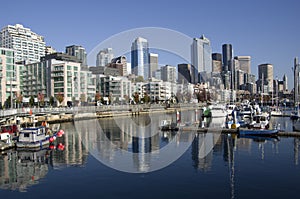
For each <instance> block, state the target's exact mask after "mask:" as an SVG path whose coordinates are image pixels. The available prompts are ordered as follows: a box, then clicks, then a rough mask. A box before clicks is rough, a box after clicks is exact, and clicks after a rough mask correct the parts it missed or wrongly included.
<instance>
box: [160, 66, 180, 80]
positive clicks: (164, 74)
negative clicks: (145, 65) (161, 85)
mask: <svg viewBox="0 0 300 199" xmlns="http://www.w3.org/2000/svg"><path fill="white" fill-rule="evenodd" d="M161 79H162V80H163V81H166V82H173V83H175V82H176V67H175V66H170V65H165V66H163V67H161Z"/></svg>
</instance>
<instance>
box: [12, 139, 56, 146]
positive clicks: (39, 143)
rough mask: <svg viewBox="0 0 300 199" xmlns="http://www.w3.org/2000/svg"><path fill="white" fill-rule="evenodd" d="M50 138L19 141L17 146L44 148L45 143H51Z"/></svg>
mask: <svg viewBox="0 0 300 199" xmlns="http://www.w3.org/2000/svg"><path fill="white" fill-rule="evenodd" d="M49 143H50V141H49V139H46V140H40V141H36V142H17V143H16V147H18V148H43V146H45V145H49Z"/></svg>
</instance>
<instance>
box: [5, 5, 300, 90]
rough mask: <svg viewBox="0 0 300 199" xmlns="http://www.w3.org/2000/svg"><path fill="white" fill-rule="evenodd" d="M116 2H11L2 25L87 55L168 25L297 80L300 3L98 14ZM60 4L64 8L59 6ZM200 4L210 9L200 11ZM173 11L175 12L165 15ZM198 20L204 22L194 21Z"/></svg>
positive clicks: (255, 68)
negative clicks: (118, 37)
mask: <svg viewBox="0 0 300 199" xmlns="http://www.w3.org/2000/svg"><path fill="white" fill-rule="evenodd" d="M116 3H118V2H117V1H113V2H105V3H103V2H98V1H89V2H88V3H86V4H82V5H80V6H79V5H76V4H74V3H72V2H71V1H64V2H55V1H53V3H51V4H47V5H46V4H45V3H43V2H38V3H37V1H26V2H23V1H9V2H5V3H3V8H4V9H3V11H2V12H1V13H0V16H1V19H2V20H1V22H0V26H1V27H4V26H6V25H8V24H16V23H20V24H23V25H24V27H30V28H31V30H32V31H34V32H37V33H38V34H39V35H43V36H44V38H45V42H46V44H47V45H50V46H53V47H54V48H55V49H57V50H58V51H61V52H63V51H64V48H65V47H66V46H69V45H81V46H83V47H85V49H86V51H87V53H88V52H90V51H91V50H92V49H93V48H94V47H95V46H96V45H97V44H98V43H100V42H102V41H104V40H105V39H107V38H109V37H110V36H111V35H114V34H117V33H119V32H122V31H126V30H128V29H132V28H140V27H150V26H151V27H164V28H169V29H173V30H176V31H179V32H182V33H184V34H186V35H188V36H190V37H192V38H195V37H200V35H202V34H204V35H206V36H208V37H209V38H210V41H211V45H212V52H213V53H214V52H215V53H220V52H221V51H222V49H221V46H222V44H225V43H228V44H232V46H233V48H234V50H235V52H234V54H235V55H249V56H251V58H252V60H251V61H252V63H251V71H252V74H255V75H257V71H258V65H259V64H263V63H271V64H273V66H274V69H275V70H274V76H278V77H281V76H283V74H284V73H286V74H287V76H288V77H292V76H293V71H292V69H291V68H292V67H293V59H294V57H299V56H300V45H299V39H298V35H299V32H300V28H299V27H298V26H296V25H295V24H297V19H299V15H300V13H299V12H298V11H297V8H298V7H299V5H300V3H299V2H298V1H294V0H288V1H284V2H272V4H270V3H269V2H268V1H251V2H240V1H230V2H223V1H217V2H210V1H205V2H197V1H188V2H177V3H176V4H175V3H174V4H169V3H168V2H161V1H159V2H158V1H157V2H155V1H154V2H153V4H149V5H147V6H148V9H147V10H149V11H150V10H155V13H156V15H153V14H152V12H144V11H143V17H140V16H141V12H142V10H143V9H140V8H142V7H144V4H143V3H140V2H138V1H132V2H130V3H127V4H126V5H124V7H122V8H121V7H119V8H118V7H116V8H115V10H114V14H109V12H110V11H108V10H106V9H103V10H102V12H98V11H97V10H98V8H99V7H103V6H105V7H115V6H114V5H115V4H116ZM57 4H59V5H60V6H59V7H57V6H56V5H57ZM157 4H159V6H156V5H157ZM199 6H201V7H203V8H206V9H201V12H199V11H196V10H197V8H198V7H199ZM129 8H130V10H135V11H134V12H126V14H125V17H124V14H123V13H124V12H123V11H124V10H126V9H128V11H129ZM69 9H72V10H73V12H77V13H89V15H85V14H79V15H75V16H73V18H72V20H67V21H65V22H64V20H61V19H64V18H66V10H69ZM12 10H13V12H12ZM51 10H56V12H55V15H53V14H49V15H45V14H44V13H47V12H49V13H50V11H51ZM168 10H169V11H170V12H169V13H168V14H165V13H166V12H165V11H168ZM181 11H187V14H186V15H180V17H179V15H178V13H179V12H181ZM231 11H232V12H231ZM224 12H226V15H224ZM29 13H30V15H29ZM278 13H280V15H279V14H278ZM40 16H43V17H40ZM104 16H109V19H110V20H103V17H104ZM100 19H101V20H100ZM195 19H205V20H201V21H198V22H197V23H195ZM57 20H60V23H59V24H58V23H56V21H57ZM99 21H100V22H99ZM225 22H226V23H225ZM227 22H229V23H227ZM78 24H80V25H79V26H78ZM291 30H292V31H291ZM282 38H284V39H282ZM108 47H110V46H108ZM116 56H117V55H116ZM160 61H161V62H162V63H168V64H171V65H174V63H169V62H167V61H164V60H163V57H161V58H160ZM292 85H293V80H292V78H289V88H292V87H293V86H292Z"/></svg>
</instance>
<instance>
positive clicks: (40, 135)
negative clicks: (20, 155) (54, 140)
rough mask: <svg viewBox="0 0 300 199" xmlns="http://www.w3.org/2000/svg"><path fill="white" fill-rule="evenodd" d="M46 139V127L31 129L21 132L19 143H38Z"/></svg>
mask: <svg viewBox="0 0 300 199" xmlns="http://www.w3.org/2000/svg"><path fill="white" fill-rule="evenodd" d="M44 139H46V129H45V127H43V126H41V127H29V128H25V129H23V130H21V131H20V134H19V142H38V141H41V140H44Z"/></svg>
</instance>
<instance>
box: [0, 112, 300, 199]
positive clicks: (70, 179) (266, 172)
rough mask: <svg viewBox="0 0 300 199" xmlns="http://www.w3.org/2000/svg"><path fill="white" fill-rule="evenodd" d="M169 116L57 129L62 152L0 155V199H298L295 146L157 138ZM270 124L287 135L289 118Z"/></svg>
mask: <svg viewBox="0 0 300 199" xmlns="http://www.w3.org/2000/svg"><path fill="white" fill-rule="evenodd" d="M172 117H173V116H170V115H166V114H163V115H153V116H139V117H135V118H127V119H126V118H120V119H105V120H101V121H100V122H99V121H97V120H90V121H77V122H74V123H64V124H62V126H61V127H62V129H64V130H65V132H66V133H65V135H64V137H63V138H60V140H57V141H58V142H62V143H63V144H64V145H65V150H64V151H58V150H52V151H47V150H43V151H31V152H30V151H8V152H7V153H6V154H3V155H0V195H1V198H2V197H3V198H21V197H22V198H43V199H45V198H57V197H65V198H87V197H89V198H131V199H132V198H151V199H152V198H296V197H299V193H298V189H297V188H298V186H299V181H300V165H299V160H298V159H299V152H298V150H299V143H300V140H299V139H297V138H283V137H280V138H279V139H270V140H263V139H248V138H237V137H233V136H231V135H221V134H219V133H218V132H214V133H212V132H209V133H207V134H197V133H195V132H178V133H173V132H164V133H163V132H159V131H157V127H158V125H159V122H160V120H162V119H167V118H169V119H171V118H172ZM173 119H174V118H173ZM194 120H197V118H195V115H194V114H193V113H185V114H182V122H184V121H194ZM215 122H216V123H218V121H215ZM272 122H273V123H274V124H275V123H278V122H280V124H281V129H284V130H287V131H292V122H291V121H290V119H289V118H272ZM173 154H175V155H173ZM125 171H126V172H125Z"/></svg>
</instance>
